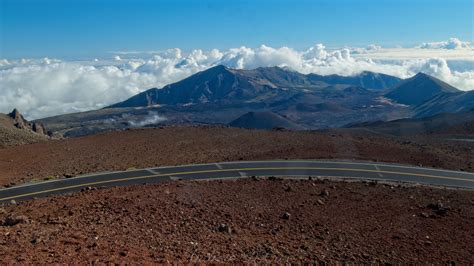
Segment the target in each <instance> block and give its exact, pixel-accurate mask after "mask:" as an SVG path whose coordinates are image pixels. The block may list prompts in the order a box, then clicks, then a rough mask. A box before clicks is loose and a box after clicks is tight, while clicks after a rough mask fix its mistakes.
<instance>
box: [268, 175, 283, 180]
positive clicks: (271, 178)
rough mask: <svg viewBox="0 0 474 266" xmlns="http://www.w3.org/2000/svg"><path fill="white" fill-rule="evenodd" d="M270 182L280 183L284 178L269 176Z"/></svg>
mask: <svg viewBox="0 0 474 266" xmlns="http://www.w3.org/2000/svg"><path fill="white" fill-rule="evenodd" d="M268 180H270V181H280V180H282V178H280V177H276V176H269V177H268Z"/></svg>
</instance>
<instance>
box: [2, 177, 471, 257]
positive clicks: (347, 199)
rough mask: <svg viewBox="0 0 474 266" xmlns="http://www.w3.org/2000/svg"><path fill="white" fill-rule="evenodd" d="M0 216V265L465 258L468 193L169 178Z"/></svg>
mask: <svg viewBox="0 0 474 266" xmlns="http://www.w3.org/2000/svg"><path fill="white" fill-rule="evenodd" d="M0 221H1V225H0V264H14V263H20V264H45V263H46V264H50V263H68V264H86V263H87V264H90V263H97V262H99V263H132V264H143V263H156V262H159V263H167V262H172V263H184V262H204V263H209V262H215V263H242V262H243V263H302V262H310V263H311V262H322V261H323V262H327V263H335V262H344V263H346V262H348V263H364V264H366V263H377V264H382V263H391V264H432V263H433V264H449V263H457V264H461V265H469V264H472V263H473V262H474V255H473V253H472V250H473V248H474V245H473V243H474V230H473V228H474V192H473V191H466V190H454V189H441V188H432V187H424V186H417V187H414V186H397V185H393V184H392V185H391V184H376V183H366V182H365V183H364V182H342V181H325V180H268V179H258V180H253V179H240V180H225V181H177V182H169V183H162V184H154V185H151V184H150V185H142V186H131V187H116V188H108V189H97V190H90V191H84V192H81V193H75V194H71V195H63V196H55V197H51V198H46V199H38V200H34V201H27V202H22V203H20V204H19V205H9V206H4V207H1V208H0Z"/></svg>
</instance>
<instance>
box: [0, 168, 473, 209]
mask: <svg viewBox="0 0 474 266" xmlns="http://www.w3.org/2000/svg"><path fill="white" fill-rule="evenodd" d="M249 176H281V177H305V178H306V177H308V176H313V177H337V178H347V179H366V180H379V181H400V182H410V183H420V184H429V185H438V186H448V187H462V188H469V189H474V173H467V172H456V171H447V170H438V169H432V168H421V167H410V166H402V165H393V164H382V163H362V162H344V161H293V160H288V161H286V160H285V161H283V160H282V161H254V162H253V161H251V162H225V163H211V164H197V165H185V166H176V167H158V168H148V169H142V170H133V171H123V172H112V173H98V174H92V175H85V176H79V177H74V178H69V179H59V180H53V181H47V182H41V183H33V184H26V185H21V186H17V187H11V188H7V189H1V190H0V203H5V202H9V201H11V200H15V201H18V200H26V199H32V198H37V197H45V196H48V195H52V194H61V193H67V192H74V191H80V190H81V189H82V188H85V187H103V186H106V187H110V186H123V185H133V184H144V183H159V182H163V181H170V180H180V179H183V180H197V179H218V178H240V177H249Z"/></svg>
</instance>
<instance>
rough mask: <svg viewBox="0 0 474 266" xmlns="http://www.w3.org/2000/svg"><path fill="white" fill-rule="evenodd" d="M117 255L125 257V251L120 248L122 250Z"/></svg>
mask: <svg viewBox="0 0 474 266" xmlns="http://www.w3.org/2000/svg"><path fill="white" fill-rule="evenodd" d="M119 255H120V256H122V257H126V256H127V251H124V250H122V251H120V252H119Z"/></svg>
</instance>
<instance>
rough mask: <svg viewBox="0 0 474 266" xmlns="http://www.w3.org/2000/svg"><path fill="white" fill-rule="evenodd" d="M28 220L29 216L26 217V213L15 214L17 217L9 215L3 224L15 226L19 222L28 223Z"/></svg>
mask: <svg viewBox="0 0 474 266" xmlns="http://www.w3.org/2000/svg"><path fill="white" fill-rule="evenodd" d="M27 222H28V217H26V216H24V215H20V216H15V217H12V216H8V217H7V218H5V220H4V221H3V222H2V225H3V226H14V225H17V224H23V223H27Z"/></svg>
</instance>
